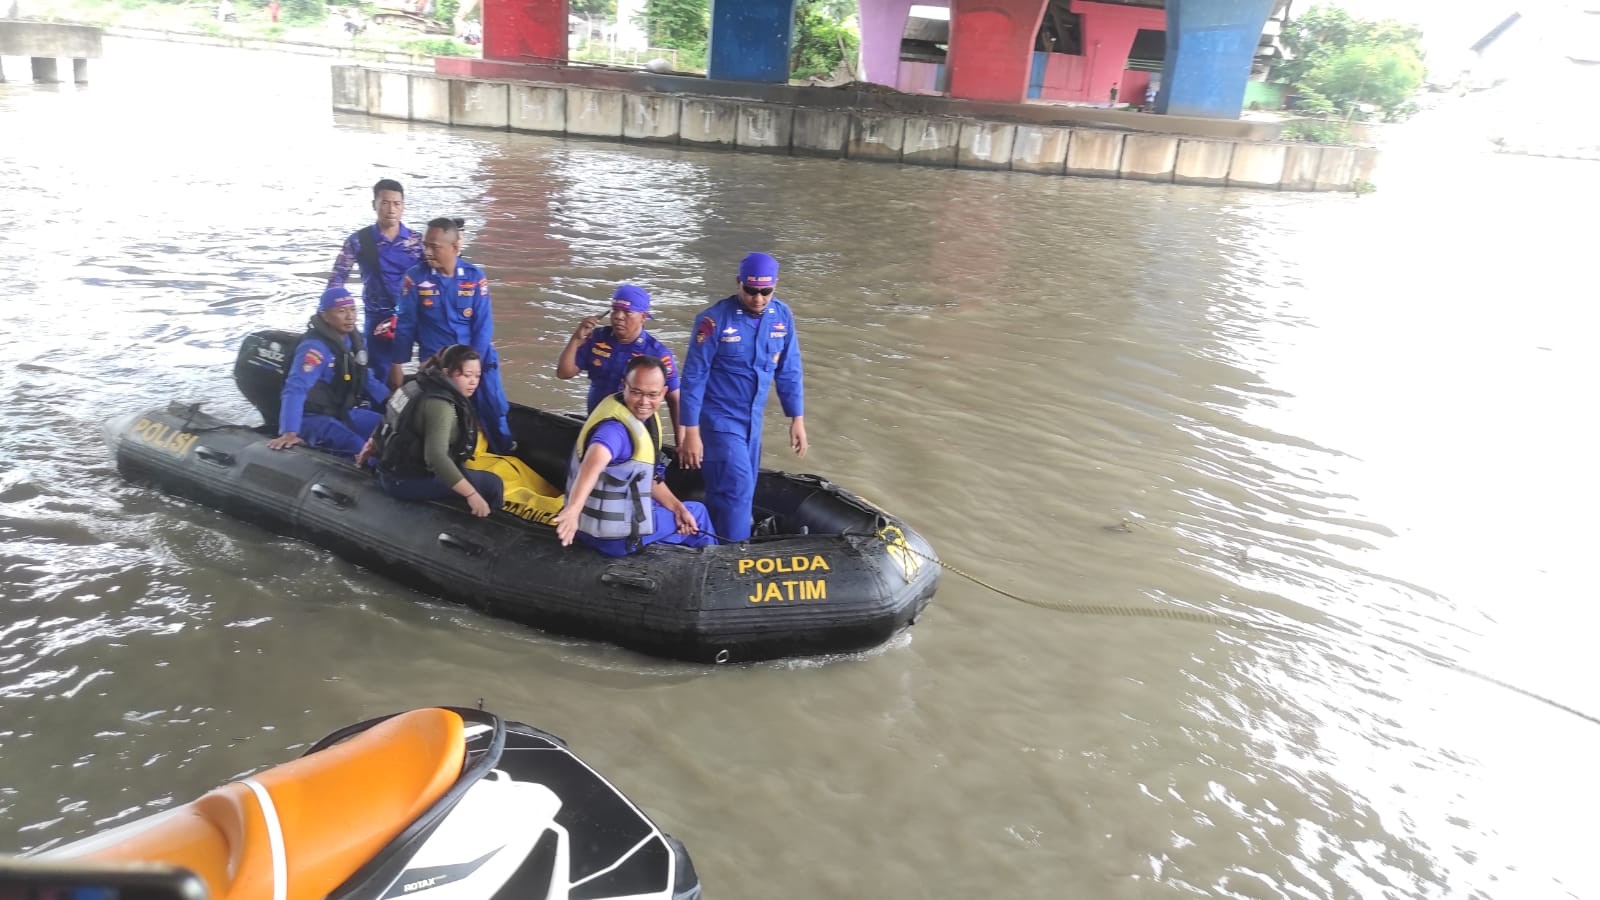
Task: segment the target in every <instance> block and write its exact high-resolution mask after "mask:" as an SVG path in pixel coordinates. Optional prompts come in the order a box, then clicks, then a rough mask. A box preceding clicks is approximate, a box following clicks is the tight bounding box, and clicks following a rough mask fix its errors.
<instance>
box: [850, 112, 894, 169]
mask: <svg viewBox="0 0 1600 900" xmlns="http://www.w3.org/2000/svg"><path fill="white" fill-rule="evenodd" d="M905 138H906V120H905V119H902V118H899V117H897V116H855V115H853V116H851V117H850V139H849V141H847V142H846V145H845V146H846V153H847V154H848V155H849V156H850V158H851V159H875V160H879V161H881V162H899V161H900V148H901V146H902V145H903V144H904V143H905Z"/></svg>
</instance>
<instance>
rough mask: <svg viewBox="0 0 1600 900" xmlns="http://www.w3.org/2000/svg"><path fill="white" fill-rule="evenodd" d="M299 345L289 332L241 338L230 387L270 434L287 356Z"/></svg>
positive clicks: (274, 430)
mask: <svg viewBox="0 0 1600 900" xmlns="http://www.w3.org/2000/svg"><path fill="white" fill-rule="evenodd" d="M299 341H300V335H299V334H298V333H296V332H293V331H278V330H276V329H267V330H263V331H256V332H252V333H250V334H247V335H245V338H244V341H243V342H242V343H240V344H239V358H238V359H237V360H235V361H234V364H233V383H234V384H236V385H238V386H239V393H241V394H244V398H245V399H246V400H249V401H250V405H251V406H254V407H255V408H256V412H259V413H261V419H262V421H263V422H265V423H266V426H267V428H268V429H270V430H271V431H272V433H273V434H277V433H278V406H279V402H280V395H282V394H283V380H284V379H285V378H286V377H288V374H289V363H290V359H289V357H290V355H291V354H293V353H294V348H295V345H296V344H297V343H299Z"/></svg>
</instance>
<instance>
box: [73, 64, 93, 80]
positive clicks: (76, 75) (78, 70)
mask: <svg viewBox="0 0 1600 900" xmlns="http://www.w3.org/2000/svg"><path fill="white" fill-rule="evenodd" d="M72 81H73V83H75V84H88V83H89V61H88V60H87V59H75V60H73V61H72Z"/></svg>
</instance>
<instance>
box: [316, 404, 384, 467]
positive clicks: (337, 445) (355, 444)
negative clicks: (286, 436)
mask: <svg viewBox="0 0 1600 900" xmlns="http://www.w3.org/2000/svg"><path fill="white" fill-rule="evenodd" d="M381 424H383V413H379V412H373V411H372V410H370V409H352V410H350V424H349V425H346V424H345V423H343V422H341V421H339V420H338V419H335V418H334V417H333V416H319V415H315V414H312V413H307V414H306V415H305V416H303V417H302V418H301V419H300V431H299V435H300V439H301V440H303V441H305V442H306V443H308V444H310V445H311V446H313V447H318V448H321V449H323V450H332V451H334V452H335V453H344V454H347V455H349V456H355V455H356V454H357V453H360V452H361V446H362V445H363V444H365V443H366V442H367V438H369V437H372V432H373V431H374V430H376V429H377V427H378V426H379V425H381ZM351 426H355V427H354V428H352V427H351Z"/></svg>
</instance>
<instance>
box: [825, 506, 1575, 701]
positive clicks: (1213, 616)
mask: <svg viewBox="0 0 1600 900" xmlns="http://www.w3.org/2000/svg"><path fill="white" fill-rule="evenodd" d="M847 533H849V534H854V535H855V536H858V537H872V538H877V539H879V540H881V541H883V542H884V543H885V544H886V545H887V544H888V540H887V539H886V538H884V537H883V535H882V534H871V535H868V534H861V533H860V532H847ZM899 549H901V550H904V551H907V552H910V553H913V554H915V555H916V556H919V557H921V558H923V559H925V560H927V561H929V562H932V563H937V564H938V565H939V566H940V567H941V568H944V569H946V570H948V571H951V572H954V573H955V574H957V575H959V576H961V577H962V578H965V579H967V580H968V581H971V582H972V583H973V584H976V585H978V586H979V587H983V588H987V589H989V590H991V591H993V592H995V593H996V594H999V595H1000V596H1002V597H1007V598H1010V599H1012V600H1016V601H1018V602H1019V603H1026V604H1028V605H1029V606H1036V607H1039V608H1040V609H1049V610H1055V611H1057V612H1067V613H1076V614H1079V615H1090V616H1133V617H1138V618H1145V619H1166V620H1169V621H1179V622H1194V623H1197V624H1202V625H1218V626H1226V627H1229V628H1237V629H1241V630H1245V631H1256V632H1261V633H1264V634H1274V635H1277V636H1279V637H1284V638H1289V639H1291V640H1295V641H1311V642H1314V643H1319V644H1323V645H1332V644H1334V643H1335V642H1334V641H1332V640H1330V639H1329V638H1327V637H1325V636H1321V635H1316V634H1312V633H1310V632H1308V631H1304V630H1301V629H1295V628H1286V627H1283V626H1281V625H1272V624H1268V623H1265V622H1248V621H1245V620H1244V619H1240V618H1236V617H1234V616H1225V615H1220V614H1218V613H1208V612H1202V611H1200V610H1190V609H1163V608H1161V607H1145V606H1112V605H1107V604H1091V603H1063V602H1059V601H1051V600H1040V599H1037V598H1034V597H1024V596H1022V595H1021V594H1017V593H1013V592H1011V591H1008V590H1005V589H1003V588H999V587H996V586H995V585H992V584H990V583H989V582H987V581H984V580H983V579H981V578H979V577H977V576H976V575H973V574H971V573H969V572H965V571H963V570H961V569H959V568H957V567H955V566H953V565H951V564H950V563H947V562H945V561H944V560H942V559H938V558H937V557H933V556H929V555H928V554H926V553H923V552H921V551H919V550H917V549H915V548H913V547H910V546H902V547H900V548H899ZM1356 640H1357V641H1358V642H1360V643H1364V644H1367V645H1368V646H1371V647H1374V648H1380V649H1383V648H1381V647H1380V645H1379V644H1378V642H1376V641H1373V640H1371V639H1366V638H1361V637H1357V638H1356ZM1411 649H1412V650H1413V651H1415V652H1417V655H1418V656H1420V657H1421V658H1422V659H1424V660H1426V661H1428V662H1430V663H1433V664H1434V665H1436V666H1442V667H1443V668H1446V669H1450V670H1452V671H1455V672H1460V673H1461V674H1463V675H1468V676H1471V677H1473V678H1476V679H1478V680H1480V681H1483V682H1485V683H1487V684H1492V685H1494V686H1496V687H1499V688H1504V689H1505V690H1508V691H1511V692H1513V693H1516V694H1521V695H1522V696H1524V697H1526V698H1528V699H1529V700H1534V701H1536V702H1539V703H1543V704H1544V705H1546V706H1549V707H1551V708H1552V709H1556V710H1560V711H1561V712H1564V713H1567V714H1568V715H1572V716H1576V717H1578V718H1580V719H1583V720H1585V721H1588V722H1592V723H1594V724H1596V725H1600V717H1596V716H1593V715H1590V714H1589V713H1586V712H1584V711H1583V710H1580V709H1577V708H1575V707H1572V706H1568V705H1567V704H1565V703H1562V702H1561V701H1559V700H1555V699H1552V698H1550V697H1546V696H1544V695H1542V694H1537V693H1534V692H1533V691H1530V690H1528V689H1527V688H1523V687H1518V686H1517V685H1514V684H1511V683H1510V682H1507V681H1503V680H1501V679H1499V678H1496V677H1494V676H1493V675H1487V674H1484V673H1483V672H1479V671H1477V670H1475V669H1469V668H1467V667H1466V666H1463V665H1461V664H1460V663H1457V662H1453V661H1451V660H1448V659H1445V658H1443V657H1440V656H1438V655H1436V654H1433V653H1430V652H1426V651H1422V650H1420V649H1419V648H1411Z"/></svg>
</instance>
